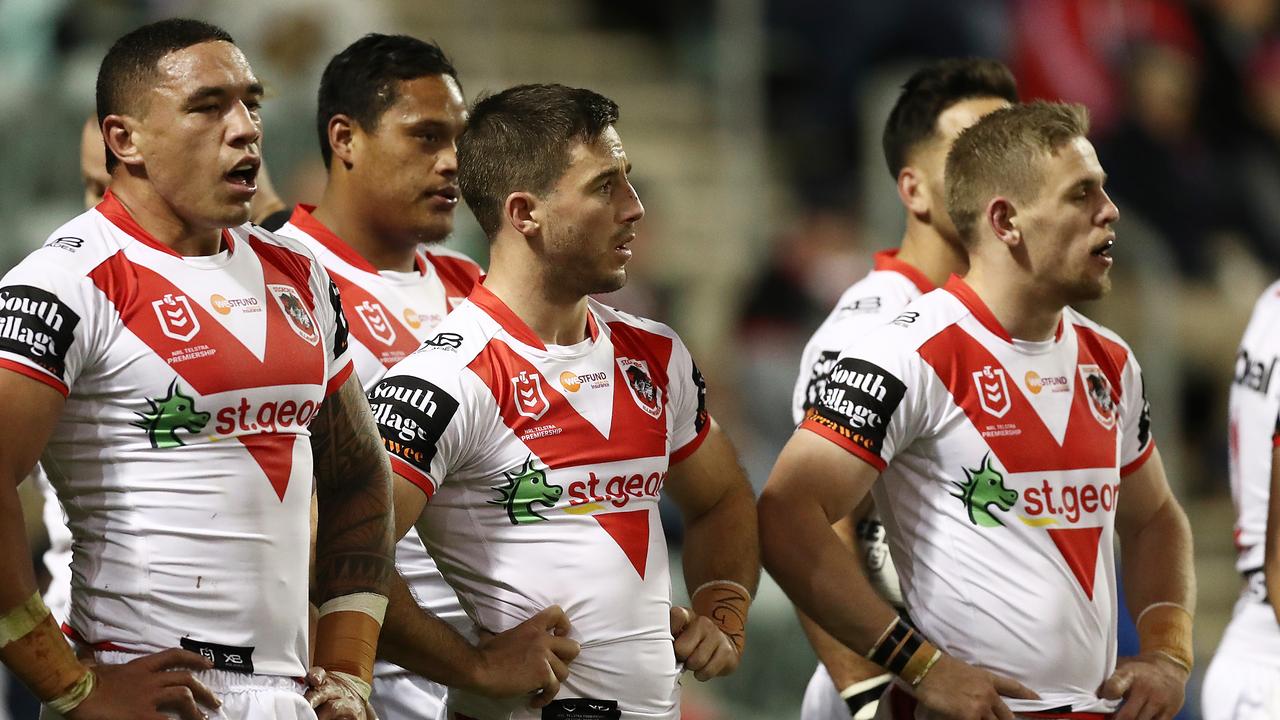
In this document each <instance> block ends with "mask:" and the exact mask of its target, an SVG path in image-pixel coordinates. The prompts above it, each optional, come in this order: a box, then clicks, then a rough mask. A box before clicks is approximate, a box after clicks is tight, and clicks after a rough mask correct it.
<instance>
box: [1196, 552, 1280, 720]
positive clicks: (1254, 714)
mask: <svg viewBox="0 0 1280 720" xmlns="http://www.w3.org/2000/svg"><path fill="white" fill-rule="evenodd" d="M1256 577H1258V578H1259V579H1261V575H1258V576H1256ZM1257 584H1258V585H1261V583H1260V582H1258V583H1257ZM1261 596H1262V595H1261V593H1260V592H1257V588H1253V592H1251V591H1250V588H1246V589H1245V592H1244V593H1242V595H1241V597H1240V600H1239V601H1237V602H1236V607H1235V612H1234V613H1233V614H1232V616H1231V623H1230V624H1229V625H1227V631H1226V632H1225V633H1224V634H1223V636H1222V642H1220V643H1219V644H1218V649H1217V651H1216V652H1215V653H1214V655H1213V660H1212V661H1211V662H1210V663H1209V669H1208V671H1207V672H1206V673H1205V677H1204V685H1203V686H1202V688H1201V690H1200V707H1201V712H1202V713H1203V714H1204V720H1274V719H1275V718H1280V624H1277V622H1276V615H1275V611H1274V609H1272V607H1271V605H1270V604H1268V603H1264V602H1262V601H1261V600H1260V599H1259V598H1260V597H1261Z"/></svg>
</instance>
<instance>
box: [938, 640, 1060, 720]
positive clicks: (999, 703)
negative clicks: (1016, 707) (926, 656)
mask: <svg viewBox="0 0 1280 720" xmlns="http://www.w3.org/2000/svg"><path fill="white" fill-rule="evenodd" d="M1002 697H1008V698H1018V699H1021V700H1039V699H1040V696H1039V695H1037V694H1036V693H1035V691H1033V690H1032V689H1031V688H1029V687H1027V686H1025V685H1023V684H1022V683H1020V682H1018V681H1017V680H1011V679H1009V678H1007V677H1002V676H1000V675H996V674H995V673H990V672H987V671H986V670H982V669H980V668H976V667H974V666H972V665H969V664H968V663H965V662H963V661H960V660H957V659H955V658H953V657H951V656H950V655H945V654H944V655H943V656H942V657H940V658H938V662H937V663H936V664H935V665H934V666H933V669H932V670H930V671H929V674H928V675H925V676H924V680H922V681H920V685H919V686H918V687H917V688H916V700H918V701H919V703H920V708H919V709H918V710H917V711H916V717H917V718H920V719H921V720H990V719H991V718H998V719H999V720H1014V717H1013V713H1012V712H1011V711H1010V710H1009V706H1008V705H1005V704H1004V700H1002V699H1001V698H1002Z"/></svg>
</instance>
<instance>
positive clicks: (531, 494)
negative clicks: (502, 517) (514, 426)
mask: <svg viewBox="0 0 1280 720" xmlns="http://www.w3.org/2000/svg"><path fill="white" fill-rule="evenodd" d="M502 476H503V477H505V478H506V479H507V482H505V483H503V484H501V485H494V486H493V489H494V490H497V491H498V492H499V493H500V494H501V497H499V498H498V499H497V500H490V501H488V502H489V504H490V505H503V506H505V507H506V509H507V517H508V518H510V519H511V524H512V525H527V524H529V523H536V522H543V521H545V520H546V518H544V517H542V516H541V515H539V514H538V513H537V511H535V510H534V509H533V506H534V504H540V505H545V506H546V507H555V504H556V501H557V500H559V499H560V496H561V495H562V494H564V489H563V488H561V487H559V486H557V485H552V484H550V483H548V482H547V473H546V471H545V470H538V469H537V468H535V467H534V466H533V456H532V455H530V456H529V458H528V459H527V460H525V461H524V464H523V465H521V466H520V467H519V468H516V469H512V470H508V471H507V472H505V473H503V474H502Z"/></svg>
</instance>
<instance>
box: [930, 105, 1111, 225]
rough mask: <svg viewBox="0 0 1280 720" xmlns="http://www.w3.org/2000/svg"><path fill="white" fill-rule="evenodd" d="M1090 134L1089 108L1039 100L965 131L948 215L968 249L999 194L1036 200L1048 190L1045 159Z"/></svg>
mask: <svg viewBox="0 0 1280 720" xmlns="http://www.w3.org/2000/svg"><path fill="white" fill-rule="evenodd" d="M1088 134H1089V111H1088V110H1086V109H1085V107H1084V106H1083V105H1072V104H1069V103H1050V102H1045V101H1043V100H1037V101H1035V102H1032V103H1027V104H1025V105H1014V106H1012V107H1007V108H1002V109H1000V110H996V111H995V112H993V113H991V114H989V115H986V116H984V117H983V118H982V119H981V120H978V122H976V123H974V124H973V125H972V126H971V127H969V128H968V129H966V130H965V131H964V132H962V133H960V137H958V138H956V142H955V144H954V145H952V146H951V152H949V153H947V168H946V171H945V174H946V178H947V190H946V192H947V212H948V213H949V214H950V215H951V220H952V222H954V223H955V226H956V232H957V233H958V234H959V235H960V242H961V243H963V244H964V245H965V246H966V247H972V245H973V244H974V243H975V242H976V241H977V239H978V223H979V220H980V219H981V218H982V216H983V213H984V212H985V210H986V207H987V203H989V202H991V198H993V197H995V196H997V195H1007V196H1008V197H1010V198H1012V199H1013V200H1015V201H1018V202H1023V201H1034V200H1035V199H1036V198H1038V197H1039V196H1040V193H1041V192H1043V191H1044V187H1043V186H1044V182H1045V160H1046V158H1048V157H1049V156H1050V155H1053V154H1054V153H1056V152H1058V150H1059V149H1060V148H1061V147H1062V146H1064V145H1066V144H1067V143H1069V142H1071V141H1072V140H1074V139H1076V138H1078V137H1085V136H1086V135H1088Z"/></svg>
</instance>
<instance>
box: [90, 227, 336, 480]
mask: <svg viewBox="0 0 1280 720" xmlns="http://www.w3.org/2000/svg"><path fill="white" fill-rule="evenodd" d="M250 245H251V246H252V247H253V249H254V251H255V252H256V253H257V255H258V257H259V259H260V260H261V265H262V272H263V279H264V281H265V282H264V287H266V286H269V285H287V286H290V287H292V288H294V289H295V290H297V291H298V296H299V297H300V298H301V300H302V301H303V303H304V304H305V305H306V311H307V313H308V314H309V315H310V323H311V325H312V326H313V327H317V323H316V319H315V314H314V311H315V300H314V297H313V296H312V293H311V291H310V290H309V288H308V284H307V282H306V275H305V274H303V275H302V277H301V279H299V278H298V272H299V270H300V269H301V271H302V272H303V273H305V272H306V271H307V270H306V265H305V263H306V262H307V261H306V260H305V259H304V258H297V256H296V255H294V253H291V252H289V251H288V250H285V249H284V248H276V247H274V246H270V245H267V244H266V243H262V242H260V241H257V240H256V239H254V240H251V242H250ZM242 252H243V250H242ZM89 277H90V278H92V280H93V282H94V284H95V285H96V286H97V287H98V289H99V290H101V291H102V293H103V294H104V295H105V296H106V297H107V299H108V300H109V301H110V302H111V303H112V305H114V306H115V308H116V310H117V311H118V312H119V313H120V319H121V321H122V322H123V323H124V325H125V327H127V328H128V329H129V331H130V332H132V333H133V334H134V335H135V336H137V337H138V339H139V340H141V341H142V342H143V343H144V344H146V345H147V347H149V348H150V349H151V350H152V352H154V353H155V354H156V355H158V356H159V357H160V358H161V359H164V360H166V361H169V360H171V359H175V358H182V360H181V361H179V362H171V363H169V367H170V369H172V370H173V372H174V373H175V374H177V375H178V376H179V377H180V378H182V380H183V382H184V383H185V384H186V385H187V386H189V387H191V388H192V389H194V390H195V391H196V392H198V393H200V394H201V395H205V396H207V395H212V394H216V393H223V392H231V391H236V390H248V389H251V388H257V387H271V386H285V385H308V384H309V385H314V384H318V385H320V386H321V387H323V386H324V385H325V364H324V350H323V349H322V346H321V348H317V347H316V346H314V345H312V344H310V343H309V342H308V341H307V340H306V339H304V338H303V337H302V336H301V335H300V332H301V331H298V330H295V329H294V327H295V326H294V325H293V324H291V323H290V321H289V319H288V318H286V317H285V314H284V310H283V309H281V308H280V307H279V305H278V304H277V303H276V302H275V301H273V300H271V299H269V298H266V297H264V298H263V299H262V303H263V305H264V307H265V313H264V314H265V316H266V318H265V322H266V323H267V329H266V349H265V352H264V355H263V359H262V360H259V359H258V358H257V357H256V356H255V355H254V354H253V353H252V352H250V351H249V349H248V348H247V347H245V345H244V344H243V343H241V342H240V340H239V339H238V338H237V337H236V336H235V335H234V334H233V333H232V332H230V331H229V330H227V329H226V328H224V327H223V326H222V324H221V323H219V322H218V321H217V320H215V319H214V318H213V316H212V315H210V314H209V313H208V311H206V310H205V309H204V307H203V306H201V305H200V304H199V303H197V302H190V301H188V302H187V303H185V306H186V307H189V309H190V312H191V314H192V317H193V319H194V320H195V321H196V323H197V324H198V326H199V331H198V332H197V333H196V334H195V335H194V336H192V337H190V338H188V339H186V340H180V339H176V338H174V337H172V336H171V335H168V334H166V333H165V332H164V329H163V328H161V326H160V323H159V320H158V319H157V314H156V312H154V308H153V306H152V304H153V303H154V302H155V301H157V300H160V299H162V298H164V297H165V296H166V295H168V296H172V297H185V295H186V293H184V292H183V291H182V290H180V289H179V288H178V287H177V286H175V285H174V284H173V283H171V282H170V281H169V280H168V279H166V278H165V277H164V276H162V275H160V274H159V273H157V272H156V271H154V270H152V269H150V268H147V267H144V266H142V265H138V264H136V263H132V262H130V261H129V260H128V258H126V257H125V256H124V254H123V253H117V254H115V255H113V256H112V257H111V258H110V259H108V260H106V261H105V262H103V263H102V264H101V265H99V266H98V267H97V268H95V269H94V270H93V272H91V273H90V274H89ZM270 292H271V291H270V290H267V293H266V294H268V295H269V294H270ZM195 344H199V345H206V346H208V347H209V348H210V349H212V350H214V351H215V352H212V353H207V354H199V353H194V354H189V353H188V350H189V349H190V348H191V347H192V346H193V345H195ZM247 368H253V370H252V371H250V370H247ZM263 437H264V436H248V435H246V436H239V439H240V441H241V442H242V443H244V444H245V446H246V448H248V449H249V451H250V453H251V455H252V456H253V457H254V459H255V460H256V461H257V462H258V465H259V466H260V467H261V468H262V470H263V472H264V473H265V474H266V475H267V477H268V479H269V480H270V482H271V485H272V487H273V488H274V489H275V491H276V494H277V495H278V496H280V497H281V499H283V497H284V490H285V488H286V487H287V485H288V482H289V475H290V472H291V469H292V464H293V444H294V436H293V435H287V436H284V435H282V436H281V439H280V440H274V441H273V440H264V439H262V438H263Z"/></svg>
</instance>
